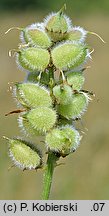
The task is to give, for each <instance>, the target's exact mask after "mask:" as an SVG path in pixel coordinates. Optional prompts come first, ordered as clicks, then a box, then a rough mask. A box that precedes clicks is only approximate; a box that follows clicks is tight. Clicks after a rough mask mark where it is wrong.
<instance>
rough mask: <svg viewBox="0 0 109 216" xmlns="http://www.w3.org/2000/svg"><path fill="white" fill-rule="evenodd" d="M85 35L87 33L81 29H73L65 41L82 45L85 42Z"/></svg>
mask: <svg viewBox="0 0 109 216" xmlns="http://www.w3.org/2000/svg"><path fill="white" fill-rule="evenodd" d="M86 35H87V31H85V30H84V29H83V28H81V27H79V26H77V27H73V28H72V29H71V31H69V32H68V36H67V40H69V41H75V42H80V43H83V42H84V41H85V38H86Z"/></svg>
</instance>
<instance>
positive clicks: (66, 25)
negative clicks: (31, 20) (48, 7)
mask: <svg viewBox="0 0 109 216" xmlns="http://www.w3.org/2000/svg"><path fill="white" fill-rule="evenodd" d="M64 9H65V8H62V9H61V10H60V11H59V12H57V13H52V14H51V15H49V16H47V17H46V18H45V22H44V23H45V29H46V31H47V33H48V35H49V36H50V37H51V39H52V40H53V41H55V42H56V41H61V40H63V39H65V38H66V36H67V32H68V31H69V29H71V21H70V19H69V18H68V17H67V16H66V15H64V14H63V11H64Z"/></svg>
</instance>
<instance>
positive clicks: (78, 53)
mask: <svg viewBox="0 0 109 216" xmlns="http://www.w3.org/2000/svg"><path fill="white" fill-rule="evenodd" d="M20 30H21V34H20V39H21V44H20V46H19V48H18V50H16V62H17V64H18V66H20V68H21V69H23V70H25V71H26V74H27V75H26V81H25V82H22V83H16V84H15V86H14V97H15V98H16V99H17V102H18V105H20V107H21V109H22V110H23V112H21V113H20V115H19V117H18V122H19V126H20V127H21V128H22V131H23V132H24V133H25V136H26V135H28V138H29V136H33V135H35V136H43V137H44V145H45V146H46V149H47V152H54V153H55V154H58V156H59V157H66V156H67V155H69V154H70V153H72V152H74V151H75V150H76V149H77V147H78V146H79V143H80V140H81V134H80V133H79V132H78V130H77V129H76V128H75V127H74V121H75V120H76V119H80V118H81V116H82V115H83V114H84V112H85V111H86V110H87V106H88V102H89V94H88V92H87V91H86V92H85V91H83V90H82V89H83V84H84V81H85V78H84V64H85V63H86V62H87V60H88V59H89V58H90V51H89V49H88V45H87V44H86V43H85V39H86V36H87V34H88V32H87V31H86V30H84V29H83V28H81V27H75V26H73V24H72V22H71V20H70V19H69V18H68V17H67V16H66V15H65V14H64V9H63V8H62V9H61V10H60V11H59V12H57V13H52V14H50V15H49V16H47V17H46V18H45V19H44V22H43V23H35V24H32V25H30V26H27V27H26V28H24V29H20ZM39 147H40V146H38V147H36V145H33V144H31V143H29V142H28V141H25V140H23V139H21V138H13V139H9V153H10V156H11V158H12V160H13V162H14V163H15V165H17V166H19V167H20V168H21V169H37V168H39V167H42V164H43V163H42V160H43V159H42V154H41V151H40V150H39Z"/></svg>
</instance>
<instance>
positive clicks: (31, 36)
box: [22, 24, 52, 49]
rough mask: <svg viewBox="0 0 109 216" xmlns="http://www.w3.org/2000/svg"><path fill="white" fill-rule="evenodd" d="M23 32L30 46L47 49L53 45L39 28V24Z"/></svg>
mask: <svg viewBox="0 0 109 216" xmlns="http://www.w3.org/2000/svg"><path fill="white" fill-rule="evenodd" d="M22 32H23V39H24V41H25V42H26V43H29V45H32V46H35V47H41V48H45V49H47V48H49V47H50V46H51V44H52V43H51V40H50V38H49V37H48V35H47V34H46V32H44V30H42V29H41V28H38V27H37V24H36V25H35V24H34V25H30V26H28V27H26V28H25V29H24V30H23V31H22Z"/></svg>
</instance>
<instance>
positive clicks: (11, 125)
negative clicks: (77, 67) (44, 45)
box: [0, 0, 109, 199]
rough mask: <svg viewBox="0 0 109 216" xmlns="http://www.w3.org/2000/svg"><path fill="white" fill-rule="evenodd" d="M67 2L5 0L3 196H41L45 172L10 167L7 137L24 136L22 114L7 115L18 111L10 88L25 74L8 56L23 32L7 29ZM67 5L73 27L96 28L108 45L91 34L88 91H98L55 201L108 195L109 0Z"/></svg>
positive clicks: (0, 64) (0, 88) (0, 95)
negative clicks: (79, 143) (8, 30)
mask: <svg viewBox="0 0 109 216" xmlns="http://www.w3.org/2000/svg"><path fill="white" fill-rule="evenodd" d="M64 3H65V0H55V1H51V0H46V1H44V0H31V1H30V0H26V1H21V0H0V74H1V76H0V199H40V193H41V190H42V174H43V171H42V170H39V171H37V172H35V171H25V172H22V171H20V170H19V169H18V168H12V169H10V170H8V168H9V167H10V166H11V164H12V163H11V161H10V159H9V157H8V154H7V152H8V146H7V144H6V141H5V140H4V139H3V138H2V137H3V135H5V136H7V137H13V136H22V133H21V131H20V129H19V128H18V124H17V115H12V116H11V115H10V116H8V117H5V113H7V112H9V111H12V110H13V109H16V103H15V101H14V99H13V98H12V95H11V93H10V91H9V86H11V85H12V83H14V82H17V81H22V80H23V79H24V77H25V74H24V72H22V71H20V70H19V69H18V68H17V66H16V63H15V59H14V58H9V56H8V51H9V50H10V49H13V48H16V47H17V45H18V43H19V42H20V40H19V32H18V31H16V30H14V31H11V32H10V33H9V34H7V35H5V34H4V33H5V31H6V30H7V29H9V28H10V27H12V26H19V27H25V26H27V25H29V24H31V23H34V22H40V21H42V19H43V18H44V17H45V16H46V15H47V14H48V13H49V12H51V11H57V10H58V9H60V7H61V6H62V5H63V4H64ZM66 4H67V11H66V13H67V15H68V16H70V17H71V18H72V20H73V24H74V25H80V26H82V27H84V28H85V29H86V30H90V31H94V32H97V33H98V34H100V35H101V36H102V37H103V38H104V40H105V41H106V42H107V43H105V44H103V43H102V42H101V41H100V40H99V39H98V38H96V37H95V36H92V35H89V36H88V37H87V42H88V44H90V45H91V47H92V48H94V50H95V51H94V53H93V54H92V60H91V61H90V62H89V65H91V68H90V69H88V70H87V71H86V72H85V77H86V83H85V86H84V89H88V90H91V91H93V92H95V94H96V97H95V98H94V99H93V101H92V102H91V103H90V104H89V108H88V111H87V112H86V114H85V115H84V117H83V120H82V123H81V122H80V123H79V124H78V128H79V129H80V130H82V131H84V135H83V139H82V142H81V145H80V147H79V149H78V150H77V151H76V153H74V154H72V155H70V156H69V157H67V158H65V159H61V162H65V165H62V166H59V167H57V168H56V170H55V172H54V178H53V184H52V191H51V196H50V199H109V97H108V93H109V72H108V65H109V64H108V62H109V1H108V0H96V1H95V0H92V1H89V0H82V1H81V0H66ZM86 128H87V129H88V130H87V129H86ZM35 141H36V143H37V142H38V140H35Z"/></svg>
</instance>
